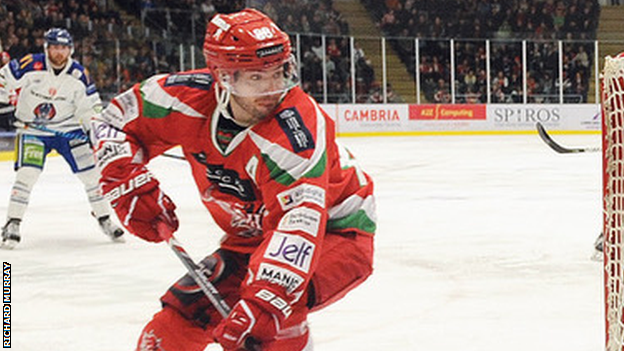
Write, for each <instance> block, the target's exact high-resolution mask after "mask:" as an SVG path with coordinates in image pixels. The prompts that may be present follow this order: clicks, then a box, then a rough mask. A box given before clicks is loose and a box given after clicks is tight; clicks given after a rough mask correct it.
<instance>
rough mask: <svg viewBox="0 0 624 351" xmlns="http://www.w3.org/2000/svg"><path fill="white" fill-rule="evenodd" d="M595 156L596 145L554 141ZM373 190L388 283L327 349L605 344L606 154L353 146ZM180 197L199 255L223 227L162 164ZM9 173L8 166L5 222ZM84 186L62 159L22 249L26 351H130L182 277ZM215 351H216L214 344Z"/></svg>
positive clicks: (17, 256)
mask: <svg viewBox="0 0 624 351" xmlns="http://www.w3.org/2000/svg"><path fill="white" fill-rule="evenodd" d="M555 139H557V141H559V142H560V143H562V144H565V145H567V146H597V145H599V143H600V137H599V136H597V135H583V136H570V135H556V136H555ZM341 141H342V142H343V144H345V145H347V146H348V147H349V148H350V149H351V150H352V151H353V152H354V153H355V154H356V156H357V157H358V159H359V160H360V163H361V164H362V166H363V167H364V168H365V169H366V170H367V171H368V172H369V173H370V174H371V175H372V176H373V178H374V180H375V181H376V194H377V207H378V217H379V230H378V233H377V236H376V245H377V248H376V255H375V260H376V262H375V267H376V270H375V273H374V275H373V276H372V277H371V278H370V279H369V280H368V281H367V282H366V283H365V284H364V285H362V286H361V287H360V288H358V289H357V290H355V291H353V292H352V293H351V294H350V295H348V296H347V298H346V299H344V300H342V301H340V302H338V303H337V304H335V305H333V306H331V307H329V308H327V309H325V310H323V311H321V312H318V313H316V314H313V315H312V316H311V317H310V324H311V328H312V333H313V337H314V341H315V346H316V348H315V349H316V350H319V351H337V350H358V351H369V350H370V351H379V350H424V351H448V350H462V351H472V350H475V351H477V350H478V351H490V350H491V351H501V350H505V351H515V350H517V351H527V350H539V351H547V350H553V351H558V350H566V351H585V350H601V349H604V346H603V345H604V321H603V319H604V318H603V315H604V307H603V288H602V286H603V284H602V265H601V263H598V262H595V261H591V260H590V259H589V258H590V256H591V254H592V250H593V248H592V244H593V241H594V239H595V238H596V236H597V235H598V233H599V231H600V226H601V170H600V168H601V162H600V154H598V153H594V154H575V155H560V154H556V153H554V152H553V151H552V150H550V149H548V148H547V147H546V146H545V145H544V144H543V143H542V142H541V141H540V140H539V138H538V137H537V135H517V136H516V135H511V136H449V137H440V136H435V137H434V136H427V137H376V138H345V139H341ZM150 167H151V169H152V170H153V171H154V173H155V174H156V175H157V176H158V177H159V178H160V180H161V182H162V184H163V188H164V190H165V191H166V192H167V193H169V194H170V196H171V197H172V198H173V199H174V201H175V202H176V203H177V205H178V207H179V210H178V214H179V217H180V221H181V227H180V231H179V234H178V236H179V239H180V240H181V241H182V242H183V243H184V244H185V246H186V247H187V249H188V251H189V252H190V253H191V255H192V256H193V257H194V258H195V259H196V260H199V259H201V258H202V257H203V256H204V255H206V254H208V253H210V252H212V251H213V250H214V249H215V248H216V245H217V241H218V239H219V237H220V235H221V234H220V232H219V230H218V229H217V228H216V226H215V225H214V224H213V222H212V220H211V219H210V218H209V216H208V213H207V211H206V210H205V209H204V208H203V206H202V205H201V203H200V201H199V196H198V195H197V193H196V191H195V186H194V184H193V181H192V179H191V176H190V171H189V168H188V167H187V166H186V164H185V163H183V162H180V161H176V160H173V159H167V158H162V157H161V158H159V159H156V160H154V161H153V162H152V164H151V165H150ZM12 182H13V172H12V164H11V163H10V162H0V215H1V216H3V215H4V214H5V213H6V206H7V202H8V196H9V192H10V188H11V185H12ZM89 211H90V209H89V206H88V204H87V200H86V195H85V194H84V192H83V191H82V185H81V184H80V183H79V181H78V180H77V179H76V178H75V177H73V176H72V175H71V174H70V171H69V168H68V167H67V166H66V165H65V164H64V162H63V160H62V159H61V158H58V157H56V158H50V159H49V162H48V164H47V166H46V170H45V172H44V174H43V175H42V176H41V178H40V180H39V183H38V184H37V185H36V186H35V189H34V191H33V195H32V198H31V204H30V207H29V209H28V212H27V213H26V217H25V219H24V221H23V224H22V235H23V239H22V242H21V243H20V244H19V246H18V247H17V248H16V249H15V250H14V251H0V255H1V256H2V261H4V262H9V263H11V265H12V298H13V299H12V304H11V306H12V322H13V329H12V342H13V349H14V350H18V351H26V350H33V351H40V350H63V351H71V350H77V351H78V350H80V351H87V350H88V351H117V350H133V349H134V346H135V343H136V339H137V336H138V334H139V332H140V331H141V329H142V327H143V325H144V324H145V323H146V322H147V321H148V320H149V319H150V318H151V315H152V314H153V313H155V312H156V311H158V309H159V303H158V298H159V297H160V295H161V294H162V293H163V292H164V291H165V290H166V289H167V288H168V286H169V285H170V284H171V283H172V282H173V281H175V280H176V279H177V278H178V277H179V276H181V275H182V274H183V273H184V272H185V270H184V267H183V266H182V265H181V263H180V262H179V261H178V259H177V258H176V257H175V256H174V254H173V253H172V252H171V251H170V249H169V248H168V247H167V246H166V245H164V244H160V245H155V244H149V243H146V242H143V241H140V240H139V239H135V238H133V237H128V238H127V242H126V243H125V244H114V243H111V242H110V241H109V240H108V238H107V237H105V236H104V234H102V233H101V232H100V231H99V228H98V226H97V223H96V221H95V220H94V219H93V218H91V216H90V215H89ZM208 350H219V348H218V347H216V346H211V347H209V348H208Z"/></svg>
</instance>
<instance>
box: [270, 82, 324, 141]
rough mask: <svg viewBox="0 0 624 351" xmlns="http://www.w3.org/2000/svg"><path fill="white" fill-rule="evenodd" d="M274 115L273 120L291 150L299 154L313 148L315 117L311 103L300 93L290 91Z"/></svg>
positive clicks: (314, 110)
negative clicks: (286, 139)
mask: <svg viewBox="0 0 624 351" xmlns="http://www.w3.org/2000/svg"><path fill="white" fill-rule="evenodd" d="M289 95H290V96H287V97H286V99H284V101H283V103H282V105H281V107H280V108H278V110H277V112H276V113H275V117H274V118H275V120H276V121H277V123H278V125H279V126H280V128H281V130H282V131H283V132H284V135H286V137H287V138H288V141H289V142H290V145H291V147H292V150H293V151H294V152H296V153H300V152H303V151H306V150H312V149H314V147H315V142H314V134H313V133H312V132H311V131H310V130H315V128H316V122H317V115H316V109H315V108H314V106H313V105H312V103H311V102H310V101H309V100H308V99H306V98H305V97H304V95H305V94H302V92H300V91H292V92H291V94H289Z"/></svg>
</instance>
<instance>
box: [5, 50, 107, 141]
mask: <svg viewBox="0 0 624 351" xmlns="http://www.w3.org/2000/svg"><path fill="white" fill-rule="evenodd" d="M11 95H15V96H16V97H17V103H16V106H15V118H16V119H17V120H18V121H19V122H23V123H36V124H38V125H42V126H45V127H46V128H47V129H50V130H54V131H59V132H69V131H73V130H76V129H80V128H82V129H85V130H86V129H87V128H88V126H89V120H90V119H91V117H93V116H94V115H95V114H97V113H99V112H100V111H101V109H102V102H101V100H100V96H99V94H98V92H97V90H96V88H95V84H94V83H93V81H92V80H91V78H90V77H89V75H88V73H87V72H86V70H85V69H84V67H82V66H81V65H80V64H79V63H78V62H76V61H74V60H72V59H71V58H69V61H68V62H67V64H66V65H65V67H64V68H63V69H62V70H61V71H60V72H59V73H58V74H55V72H54V70H53V69H52V66H51V64H50V62H49V61H48V59H47V58H46V55H45V54H29V55H26V56H24V57H22V58H21V59H20V60H12V61H11V62H9V63H8V64H7V65H5V66H4V67H2V68H1V69H0V102H9V100H10V96H11ZM20 129H24V128H23V126H19V124H18V132H19V131H20ZM28 133H29V134H33V135H41V136H52V135H54V134H53V133H51V132H46V131H41V130H34V129H32V128H28Z"/></svg>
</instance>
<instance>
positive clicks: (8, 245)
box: [0, 218, 21, 250]
mask: <svg viewBox="0 0 624 351" xmlns="http://www.w3.org/2000/svg"><path fill="white" fill-rule="evenodd" d="M20 222H21V220H20V219H17V218H10V219H9V220H8V221H7V222H6V224H5V225H4V227H2V244H1V245H0V247H2V248H3V249H9V250H10V249H13V248H14V247H15V245H17V244H18V243H19V242H20V240H21V236H20V233H19V225H20Z"/></svg>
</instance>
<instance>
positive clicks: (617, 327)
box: [601, 55, 624, 351]
mask: <svg viewBox="0 0 624 351" xmlns="http://www.w3.org/2000/svg"><path fill="white" fill-rule="evenodd" d="M620 56H621V55H618V56H617V57H611V56H607V57H606V58H605V64H604V70H603V76H602V84H601V85H602V92H601V95H602V157H603V163H602V167H603V172H602V174H603V215H604V222H603V231H604V245H603V247H604V283H605V285H604V286H605V323H606V350H607V351H616V350H617V351H623V350H624V57H620Z"/></svg>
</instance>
